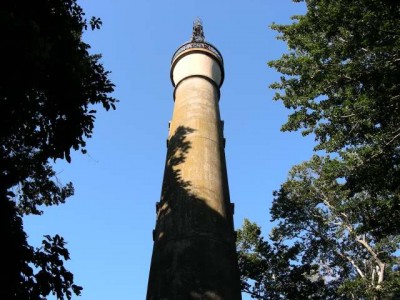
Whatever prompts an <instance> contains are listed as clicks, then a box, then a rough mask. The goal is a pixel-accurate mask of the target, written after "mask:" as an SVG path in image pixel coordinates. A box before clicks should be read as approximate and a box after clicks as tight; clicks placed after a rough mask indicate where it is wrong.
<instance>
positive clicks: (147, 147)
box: [25, 0, 313, 300]
mask: <svg viewBox="0 0 400 300" xmlns="http://www.w3.org/2000/svg"><path fill="white" fill-rule="evenodd" d="M80 4H81V5H82V7H83V8H84V10H85V12H86V14H87V17H88V18H90V16H92V15H94V16H97V17H100V18H101V19H102V21H103V26H102V28H101V30H96V31H94V32H87V33H86V34H85V35H84V40H85V41H86V42H87V43H89V44H90V45H91V46H92V49H91V51H92V53H102V54H103V58H102V62H103V64H104V66H105V68H106V69H107V70H110V71H111V72H112V73H111V75H110V78H111V80H112V81H113V82H114V83H115V85H116V88H115V92H114V94H113V96H114V97H115V98H118V99H119V100H120V103H119V104H118V106H117V110H116V111H109V112H104V111H103V110H102V109H101V108H100V107H99V109H98V112H99V113H98V115H97V120H96V123H95V130H94V135H93V137H92V139H90V140H88V147H87V148H88V154H87V155H82V154H80V153H78V152H77V153H74V154H73V156H72V163H71V164H67V163H64V162H58V163H57V164H56V170H57V171H58V179H59V180H60V181H61V182H63V183H67V182H68V181H72V182H73V183H74V186H75V195H74V196H73V197H71V198H69V199H68V201H67V203H66V204H64V205H60V206H58V207H50V208H47V209H45V214H44V215H42V216H30V217H26V218H25V229H26V231H27V233H28V234H29V241H30V243H31V244H33V245H36V246H39V243H40V241H41V239H42V236H43V235H45V234H50V235H54V234H57V233H58V234H60V235H62V236H63V237H64V238H65V239H66V241H67V242H68V249H69V251H70V254H71V260H70V261H68V262H67V268H68V269H69V270H71V271H72V272H73V273H74V275H75V281H76V283H77V284H79V285H82V286H83V288H84V290H83V294H82V296H81V297H79V298H78V297H74V299H82V300H92V299H96V300H103V299H133V300H136V299H145V295H146V288H147V279H148V272H149V267H150V259H151V252H152V247H153V241H152V230H153V228H154V225H155V217H156V215H155V203H156V202H157V201H159V197H160V193H161V182H162V177H163V170H164V163H165V155H166V138H167V134H168V121H169V120H170V119H171V116H172V109H173V100H172V93H173V87H172V85H171V82H170V78H169V70H170V62H171V57H172V55H173V53H174V52H175V50H176V49H177V48H178V47H179V46H180V45H181V44H183V43H184V42H186V41H188V40H189V38H190V36H191V30H192V22H193V20H194V19H195V18H196V17H200V18H201V19H202V20H203V25H204V31H205V36H206V40H207V41H209V42H211V43H212V44H214V45H215V46H216V47H217V48H218V49H219V50H220V52H221V53H222V55H223V57H224V63H225V82H224V85H223V86H222V88H221V100H220V108H221V117H222V119H223V120H224V121H225V137H226V140H227V142H226V148H225V151H226V158H227V168H228V179H229V186H230V194H231V201H232V202H234V203H235V216H234V220H235V227H236V228H239V227H240V226H241V225H242V223H243V219H244V218H249V219H250V220H252V221H255V222H257V223H258V224H260V225H261V226H262V228H263V231H264V233H265V234H268V232H269V231H270V230H271V227H272V224H271V223H270V217H269V208H270V206H271V202H272V192H273V191H274V190H276V189H278V188H279V186H280V184H281V183H283V181H284V180H285V178H286V176H287V173H288V171H289V169H290V167H291V166H292V165H294V164H297V163H300V162H302V161H304V160H306V159H308V158H309V157H311V155H312V148H313V139H312V137H308V138H303V137H302V136H301V134H300V133H298V132H295V133H283V132H280V127H281V125H282V124H283V123H284V122H285V120H286V118H287V115H288V113H289V111H287V110H286V109H285V108H284V107H283V105H282V104H281V103H280V102H275V101H273V100H272V97H273V95H274V91H273V90H271V89H270V88H269V87H268V85H269V84H270V83H272V82H273V81H275V80H277V79H278V78H279V76H280V74H278V73H276V72H275V71H274V70H273V69H270V68H269V67H268V66H267V61H269V60H272V59H277V58H279V57H280V56H281V55H282V54H283V53H284V52H286V51H287V46H286V45H285V44H284V43H283V42H281V41H278V40H276V32H274V31H272V30H271V29H270V28H269V27H268V25H270V24H271V23H272V22H276V23H289V22H290V16H292V15H294V14H301V13H304V12H305V8H304V4H303V3H301V4H296V3H292V2H291V1H289V0H279V1H271V0H267V1H265V0H264V1H261V0H250V1H238V0H231V1H209V0H204V1H193V0H186V1H160V0H153V1H128V0H114V1H105V0H86V1H80ZM244 299H249V297H247V296H244Z"/></svg>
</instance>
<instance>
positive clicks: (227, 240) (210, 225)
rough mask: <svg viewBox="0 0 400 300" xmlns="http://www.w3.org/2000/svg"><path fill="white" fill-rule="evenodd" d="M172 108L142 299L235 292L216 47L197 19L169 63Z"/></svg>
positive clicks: (225, 296) (235, 295) (229, 299)
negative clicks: (148, 268) (162, 176)
mask: <svg viewBox="0 0 400 300" xmlns="http://www.w3.org/2000/svg"><path fill="white" fill-rule="evenodd" d="M171 81H172V84H173V86H174V101H175V103H174V111H173V116H172V120H171V122H170V130H169V136H168V141H167V146H168V150H167V158H166V165H165V171H164V179H163V187H162V193H161V199H160V202H158V203H157V205H156V211H157V221H156V228H155V230H154V232H153V238H154V248H153V255H152V261H151V267H150V275H149V282H148V290H147V299H148V300H155V299H168V300H181V299H182V300H186V299H220V300H237V299H241V292H240V279H239V271H238V265H237V257H236V248H235V234H234V225H233V204H231V203H230V198H229V188H228V179H227V171H226V163H225V150H224V148H225V138H224V136H223V127H224V126H223V122H222V121H221V118H220V113H219V104H218V102H219V98H220V87H221V85H222V83H223V81H224V67H223V58H222V55H221V53H220V52H219V51H218V49H217V48H216V47H214V46H213V45H211V44H210V43H208V42H206V41H205V39H204V33H203V26H202V23H201V21H200V20H196V21H195V22H194V24H193V35H192V38H191V40H190V41H189V42H187V43H185V44H183V45H182V46H181V47H179V48H178V50H177V51H176V52H175V54H174V55H173V58H172V65H171Z"/></svg>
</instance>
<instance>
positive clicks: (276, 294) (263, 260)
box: [237, 219, 334, 300]
mask: <svg viewBox="0 0 400 300" xmlns="http://www.w3.org/2000/svg"><path fill="white" fill-rule="evenodd" d="M237 233H238V234H237V251H238V262H239V268H240V270H241V283H242V291H243V292H245V293H248V294H249V295H251V297H252V298H255V299H265V300H266V299H268V300H275V299H276V300H278V299H292V300H294V299H299V300H300V299H329V292H330V291H329V289H327V288H326V287H325V283H324V281H323V279H322V277H321V276H319V274H318V266H317V265H316V264H299V263H298V262H297V261H296V260H297V256H298V255H299V252H300V244H299V243H296V244H293V245H291V246H288V245H285V244H284V243H282V241H280V240H275V241H270V242H268V241H265V240H264V238H263V237H262V235H261V228H260V227H259V226H258V225H257V224H255V223H251V222H250V221H249V220H247V219H245V220H244V223H243V226H242V228H241V229H239V230H238V231H237ZM332 299H334V298H332Z"/></svg>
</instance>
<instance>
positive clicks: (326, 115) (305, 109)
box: [243, 0, 400, 299]
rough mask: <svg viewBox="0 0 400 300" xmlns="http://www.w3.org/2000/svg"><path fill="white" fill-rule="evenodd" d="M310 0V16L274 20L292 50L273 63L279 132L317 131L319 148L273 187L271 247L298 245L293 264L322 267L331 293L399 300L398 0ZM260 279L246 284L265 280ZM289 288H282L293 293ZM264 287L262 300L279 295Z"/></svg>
mask: <svg viewBox="0 0 400 300" xmlns="http://www.w3.org/2000/svg"><path fill="white" fill-rule="evenodd" d="M294 2H303V1H294ZM304 2H305V5H306V6H307V12H306V14H305V15H299V16H294V17H293V23H292V24H289V25H278V24H273V25H272V26H271V27H272V28H273V29H274V30H276V31H277V32H279V34H280V35H279V37H278V38H279V39H281V40H283V41H284V42H286V44H287V45H288V47H289V52H288V53H286V54H283V55H282V57H281V58H279V59H277V60H273V61H270V62H269V66H271V67H273V68H275V69H276V70H277V71H279V72H280V73H282V76H281V78H280V81H278V82H275V83H273V84H272V85H271V87H272V88H274V89H276V90H277V92H276V94H275V97H274V99H275V100H277V101H282V103H283V104H284V105H285V107H286V108H288V109H289V110H290V115H289V117H288V120H287V122H286V123H285V124H284V125H283V126H282V130H283V131H297V130H300V131H301V132H302V134H303V135H308V134H312V135H313V136H314V137H315V141H316V146H315V148H314V150H316V151H318V153H319V155H314V156H313V157H312V158H311V160H310V161H307V162H304V163H302V164H300V165H298V166H294V167H293V169H292V170H291V171H290V174H289V177H288V179H287V181H286V182H285V183H283V184H282V186H281V188H280V190H279V191H277V192H275V194H274V195H275V199H274V202H273V206H272V209H271V215H272V219H273V221H276V222H277V226H276V227H275V228H274V230H273V232H272V233H271V237H270V238H271V242H272V244H271V247H272V248H271V249H272V251H276V250H277V249H279V248H277V247H278V245H281V244H283V245H285V246H287V247H289V245H295V247H296V249H297V252H296V254H295V255H294V256H293V257H291V258H290V259H288V263H294V265H293V266H292V267H290V268H289V271H290V270H291V268H292V269H295V268H298V267H300V266H304V267H305V266H311V268H312V269H314V270H317V271H316V273H315V274H314V275H315V276H316V278H317V279H318V280H323V281H324V282H325V285H324V286H325V292H326V293H327V294H326V296H325V297H331V296H332V297H333V299H394V298H396V297H399V295H400V280H399V277H400V275H399V257H398V250H399V242H400V241H399V228H400V199H399V198H400V166H399V163H400V113H399V112H400V76H399V75H400V27H399V25H398V24H399V23H398V20H399V19H400V3H398V1H389V0H368V1H367V0H354V1H353V0H352V1H350V0H338V1H328V0H309V1H304ZM276 243H279V244H276ZM290 247H291V246H290ZM290 247H289V248H290ZM255 252H256V253H261V252H260V251H258V250H257V251H255ZM250 268H253V267H252V266H251V267H250ZM258 268H260V267H258ZM271 268H272V269H273V268H274V265H273V264H272V267H271ZM261 269H262V268H261ZM243 272H247V273H245V274H250V273H251V272H250V273H249V271H248V270H247V269H246V268H244V270H243ZM262 272H264V274H265V271H262ZM289 274H290V272H288V273H287V274H286V275H285V278H287V276H289ZM259 278H261V277H258V278H256V277H254V276H249V277H248V279H250V281H249V280H247V283H249V282H250V283H251V280H255V282H254V284H253V286H260V285H261V284H263V282H265V279H259ZM276 278H278V279H276V281H277V282H281V283H283V282H284V280H283V278H280V277H276ZM260 280H261V281H260ZM274 280H275V279H274ZM296 280H297V279H296ZM299 280H300V279H299ZM298 282H302V281H298ZM303 282H304V281H303ZM274 284H277V283H276V282H275V283H274ZM265 286H266V285H265ZM289 290H290V287H288V289H287V290H286V289H284V292H282V294H281V295H284V296H285V298H286V299H296V298H295V297H294V298H291V297H289V296H287V295H288V294H287V293H288V291H289ZM265 291H266V293H265V295H264V296H263V298H259V299H274V297H273V293H271V292H270V291H268V288H266V289H265ZM332 293H333V294H332ZM328 295H331V296H328ZM256 298H257V297H256Z"/></svg>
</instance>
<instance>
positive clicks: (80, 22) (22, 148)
mask: <svg viewBox="0 0 400 300" xmlns="http://www.w3.org/2000/svg"><path fill="white" fill-rule="evenodd" d="M100 25H101V20H100V19H98V18H95V17H92V18H91V20H90V21H87V20H86V19H85V18H84V12H83V10H82V8H81V7H80V6H79V5H78V4H77V3H76V0H38V1H27V0H26V1H24V0H5V1H2V4H1V6H0V28H1V33H2V47H0V60H1V63H0V64H1V66H2V72H1V74H0V128H2V130H1V133H0V145H1V146H0V206H1V207H0V214H1V216H0V217H1V220H2V222H3V225H4V226H2V237H3V239H2V240H3V241H7V243H6V244H5V247H4V251H5V253H3V255H2V257H3V261H2V266H7V267H5V269H3V272H4V273H5V274H9V275H10V276H9V278H8V279H7V281H6V283H5V284H4V286H1V289H0V291H1V297H0V298H2V299H42V298H43V297H45V296H46V295H48V294H49V293H53V294H55V295H56V296H57V298H58V299H64V297H66V298H68V299H70V298H71V292H73V293H75V294H77V295H78V294H79V293H80V289H81V288H79V287H77V286H76V285H74V284H73V276H72V274H71V273H70V272H69V271H67V270H66V269H65V268H64V267H63V261H64V260H68V259H69V255H68V251H67V250H66V249H65V242H64V240H63V239H62V238H61V237H59V236H57V235H56V236H55V237H49V236H47V237H46V239H45V240H44V241H43V246H42V248H40V249H36V248H34V247H31V246H30V245H28V243H27V241H26V233H25V232H24V230H23V225H22V216H23V215H24V214H36V215H40V214H41V213H42V210H41V207H43V206H44V205H45V206H49V205H58V204H60V203H64V202H65V200H66V198H68V197H69V196H71V195H72V194H73V187H72V184H71V183H68V184H66V185H65V186H61V184H60V183H59V182H58V181H57V178H56V177H55V171H54V170H53V169H52V166H51V165H50V163H49V162H50V160H56V159H66V160H67V161H68V162H70V161H71V156H70V151H71V149H74V150H81V151H82V152H83V153H86V149H85V145H86V142H85V139H86V138H90V137H91V136H92V132H93V126H94V120H95V113H96V111H95V110H93V105H95V104H101V105H102V106H103V107H104V108H105V109H106V110H109V109H110V108H113V109H115V103H116V100H115V99H114V98H112V97H110V96H109V94H110V93H111V92H112V91H113V87H114V85H113V84H112V83H111V82H110V81H109V79H108V75H109V72H107V71H105V70H104V68H103V66H102V64H101V63H100V62H99V59H100V55H91V54H89V52H88V50H89V48H90V46H89V45H88V44H86V43H84V42H83V41H82V40H81V37H82V33H83V31H84V30H86V29H87V27H88V26H90V27H91V28H92V29H98V28H100ZM32 267H33V268H32Z"/></svg>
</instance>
